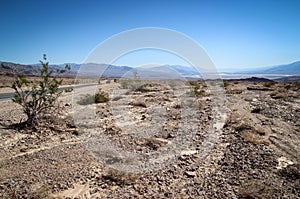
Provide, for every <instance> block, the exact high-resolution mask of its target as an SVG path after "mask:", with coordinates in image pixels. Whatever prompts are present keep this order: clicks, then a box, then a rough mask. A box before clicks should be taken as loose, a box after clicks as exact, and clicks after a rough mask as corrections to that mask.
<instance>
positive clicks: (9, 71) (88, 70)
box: [0, 61, 300, 78]
mask: <svg viewBox="0 0 300 199" xmlns="http://www.w3.org/2000/svg"><path fill="white" fill-rule="evenodd" d="M70 66H71V71H69V72H68V73H67V74H66V75H67V76H75V75H76V74H78V72H80V75H82V76H98V77H99V74H102V77H124V76H125V77H133V76H134V75H138V76H139V77H141V78H147V77H148V78H161V77H164V78H178V77H198V78H199V77H200V76H199V72H198V70H197V69H196V68H194V67H191V66H180V65H159V66H153V67H147V68H143V67H141V68H133V67H129V66H115V65H108V64H94V63H85V64H76V63H71V64H70ZM40 67H41V65H39V64H32V65H23V64H15V63H11V62H0V75H14V74H17V73H21V74H25V75H38V74H39V69H40ZM64 67H65V64H60V65H50V68H51V69H62V68H64ZM96 73H98V74H96ZM200 73H201V74H202V75H203V71H200ZM219 73H220V74H221V76H222V77H226V76H231V77H234V76H236V77H239V78H242V77H244V76H245V77H250V76H257V77H268V76H270V77H272V76H274V77H275V76H276V77H277V76H278V77H281V76H282V77H284V76H300V61H298V62H294V63H291V64H285V65H277V66H270V67H260V68H253V69H227V70H223V71H222V70H221V71H219ZM204 75H205V74H204Z"/></svg>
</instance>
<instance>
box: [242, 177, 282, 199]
mask: <svg viewBox="0 0 300 199" xmlns="http://www.w3.org/2000/svg"><path fill="white" fill-rule="evenodd" d="M276 192H277V190H276V189H275V187H274V186H273V185H272V184H271V183H269V182H266V181H261V180H249V181H248V182H246V183H245V184H243V185H242V186H241V187H240V188H239V191H238V195H239V198H245V199H255V198H266V199H271V198H274V193H276Z"/></svg>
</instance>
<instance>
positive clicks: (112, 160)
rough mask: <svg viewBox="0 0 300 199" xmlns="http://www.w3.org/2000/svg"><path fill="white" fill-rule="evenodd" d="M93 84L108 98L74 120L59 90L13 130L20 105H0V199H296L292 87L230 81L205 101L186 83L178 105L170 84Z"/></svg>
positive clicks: (297, 135) (203, 92) (299, 127)
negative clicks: (53, 106) (35, 122)
mask: <svg viewBox="0 0 300 199" xmlns="http://www.w3.org/2000/svg"><path fill="white" fill-rule="evenodd" d="M99 87H101V88H102V89H103V90H104V91H106V92H108V93H109V96H110V101H109V102H107V103H100V104H96V105H94V104H91V105H76V107H77V108H78V109H77V111H79V113H81V114H80V115H79V118H80V120H79V122H77V123H76V124H75V123H74V117H73V114H74V105H75V104H76V101H75V100H74V101H73V98H72V97H73V94H72V93H69V94H66V95H64V96H63V97H61V99H60V100H61V101H62V102H61V105H62V107H63V109H62V110H61V112H60V115H59V117H57V118H54V119H53V118H52V119H53V122H51V123H50V122H48V123H47V121H48V120H46V119H45V120H43V121H44V123H43V124H41V126H40V127H38V128H36V129H34V130H30V131H28V130H22V129H18V128H17V126H18V125H17V124H18V123H19V122H20V121H24V120H25V115H23V113H22V110H21V107H19V106H18V105H16V104H14V103H13V102H12V101H11V100H2V101H0V107H1V114H0V198H300V162H299V161H300V97H299V94H300V86H299V83H276V84H271V83H266V82H244V81H231V82H226V86H225V88H224V90H223V91H224V92H223V93H222V95H218V96H215V95H213V94H212V93H211V92H214V91H209V89H208V87H207V86H206V85H205V83H204V82H198V83H195V82H194V83H192V84H191V85H190V86H189V87H190V88H186V89H187V91H184V92H185V97H184V98H182V99H180V98H179V97H178V96H179V95H177V94H176V92H177V89H176V84H172V85H171V86H166V85H164V84H160V83H147V84H145V85H143V86H142V87H139V88H137V89H131V90H130V88H129V87H128V85H126V84H125V83H124V82H123V84H122V83H120V82H118V81H117V82H114V81H103V82H101V84H100V85H99ZM188 89H191V90H192V91H194V93H192V94H195V95H194V96H193V95H192V94H190V95H189V94H188ZM222 89H223V88H222ZM179 91H181V92H182V90H180V89H179ZM219 102H220V103H221V104H219ZM89 110H93V111H94V113H95V118H90V117H85V116H86V114H87V113H86V112H87V111H89ZM77 114H78V112H77ZM45 117H46V116H45ZM47 117H51V115H49V116H47ZM216 119H217V120H220V121H222V120H224V121H223V123H221V124H222V126H218V125H217V124H218V121H217V122H216V121H215V120H216ZM212 123H214V124H215V125H213V126H211V124H212ZM141 132H143V133H141ZM100 135H101V136H100ZM187 135H188V136H187ZM103 136H105V138H106V139H108V140H110V142H112V143H114V144H115V145H114V146H115V147H116V148H120V149H122V150H123V151H127V152H128V153H124V154H125V155H124V157H123V156H122V155H120V154H118V153H117V151H115V150H108V149H107V148H106V147H107V146H106V145H103V146H100V145H102V143H101V142H100V141H99V140H101V138H100V137H103ZM186 136H187V137H186ZM208 138H209V139H208ZM98 139H99V140H98ZM210 139H211V140H210ZM97 141H99V142H97ZM175 143H176V144H175ZM182 143H188V144H182ZM174 146H175V147H174ZM172 147H173V148H172ZM174 148H176V150H175V149H174ZM173 149H174V150H173ZM172 150H173V151H172ZM170 151H172V152H174V154H173V155H172V154H170V153H169V152H170ZM126 154H130V155H131V156H133V159H132V160H131V159H130V158H131V156H130V155H128V157H127V156H126ZM147 154H148V155H149V154H153V155H157V156H156V157H155V158H154V159H155V160H152V159H151V157H148V156H147ZM135 155H137V156H136V157H135ZM160 155H162V156H163V157H161V156H160ZM119 156H120V157H119ZM125 156H126V157H125ZM135 158H136V159H135ZM159 158H160V159H159ZM130 161H132V162H133V163H130ZM143 161H145V162H143ZM151 161H152V162H151ZM138 164H140V165H141V167H140V171H139V167H138V166H137V165H138ZM122 165H127V166H128V167H127V168H129V167H130V166H131V167H132V170H131V171H130V170H129V171H128V169H127V170H123V169H121V167H122ZM131 167H130V168H131Z"/></svg>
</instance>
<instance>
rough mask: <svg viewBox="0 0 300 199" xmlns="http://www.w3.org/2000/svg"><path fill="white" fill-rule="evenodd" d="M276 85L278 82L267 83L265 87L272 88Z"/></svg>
mask: <svg viewBox="0 0 300 199" xmlns="http://www.w3.org/2000/svg"><path fill="white" fill-rule="evenodd" d="M275 84H276V82H265V83H264V86H265V87H271V86H274V85H275Z"/></svg>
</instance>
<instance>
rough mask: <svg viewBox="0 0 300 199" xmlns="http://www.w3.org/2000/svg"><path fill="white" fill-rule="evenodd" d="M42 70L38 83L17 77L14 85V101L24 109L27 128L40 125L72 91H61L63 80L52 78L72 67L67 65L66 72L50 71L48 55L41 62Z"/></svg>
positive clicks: (21, 76) (22, 76) (23, 77)
mask: <svg viewBox="0 0 300 199" xmlns="http://www.w3.org/2000/svg"><path fill="white" fill-rule="evenodd" d="M40 63H41V64H42V68H41V69H40V78H39V79H38V80H36V81H34V80H33V81H29V80H28V79H27V78H26V77H25V76H24V75H21V74H19V75H17V77H16V79H15V80H14V82H13V84H12V88H13V89H14V90H15V94H14V96H13V98H12V101H13V102H15V103H17V104H20V105H21V106H22V107H23V112H24V113H25V114H26V116H27V120H26V121H25V124H26V126H28V127H33V126H35V125H38V124H39V118H40V117H41V116H42V115H44V114H45V113H47V111H49V110H50V109H55V108H57V106H56V105H57V100H58V98H59V96H60V95H61V94H62V93H63V92H64V91H66V92H69V91H71V90H70V89H65V90H60V89H59V86H60V85H61V84H62V79H60V80H58V79H57V78H55V77H54V78H50V76H51V75H52V73H53V72H56V73H64V72H66V70H70V66H69V65H66V67H65V69H66V70H60V69H57V70H50V69H49V62H47V58H46V55H45V54H44V56H43V61H40Z"/></svg>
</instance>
